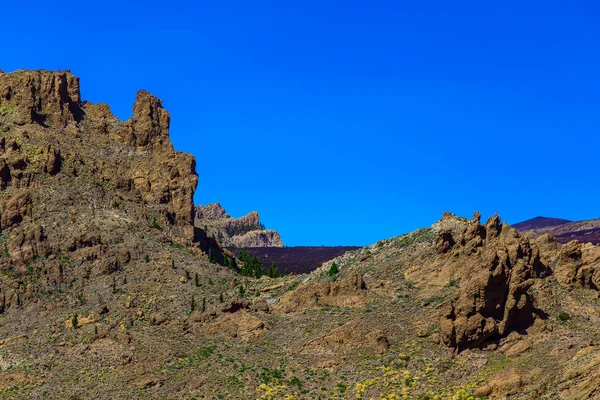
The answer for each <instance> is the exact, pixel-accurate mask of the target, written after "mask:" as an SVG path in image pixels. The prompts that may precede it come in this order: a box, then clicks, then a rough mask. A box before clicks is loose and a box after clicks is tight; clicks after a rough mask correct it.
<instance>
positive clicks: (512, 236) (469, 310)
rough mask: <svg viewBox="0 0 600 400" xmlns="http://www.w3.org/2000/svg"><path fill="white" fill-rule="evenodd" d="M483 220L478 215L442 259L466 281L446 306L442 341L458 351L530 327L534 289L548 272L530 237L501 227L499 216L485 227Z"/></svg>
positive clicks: (532, 317) (507, 227) (441, 331)
mask: <svg viewBox="0 0 600 400" xmlns="http://www.w3.org/2000/svg"><path fill="white" fill-rule="evenodd" d="M479 219H480V216H479V214H478V213H476V214H475V216H474V218H473V220H472V221H471V222H470V224H469V226H468V227H467V229H466V230H465V231H464V232H463V234H462V235H461V237H460V239H459V240H458V243H459V248H457V249H456V250H455V252H454V253H453V254H452V255H450V256H446V255H442V256H441V257H445V259H444V260H443V262H445V263H446V265H445V266H444V268H451V269H454V270H455V271H457V275H458V276H459V277H460V279H461V283H460V289H459V290H458V292H457V294H456V295H455V297H454V298H453V299H452V300H451V301H450V302H449V303H448V304H446V306H445V310H444V315H443V318H442V321H441V323H440V338H441V340H442V342H443V343H444V344H446V345H447V346H450V347H456V348H458V349H459V350H460V349H464V348H468V347H475V346H479V345H480V344H482V343H483V342H485V341H486V340H488V339H491V338H493V337H495V336H504V335H506V334H507V333H508V332H509V331H510V330H512V329H525V328H527V327H529V326H530V325H531V324H532V323H533V320H534V318H536V310H535V309H534V307H533V299H532V297H531V294H530V293H529V288H530V287H531V286H532V285H533V283H534V281H533V279H534V278H536V277H539V276H541V275H543V274H544V273H546V272H547V269H546V267H545V266H544V265H543V264H542V263H541V261H540V255H539V250H538V249H537V247H536V246H535V244H533V243H531V242H530V241H529V239H527V238H526V237H522V236H520V235H519V234H518V233H517V231H516V230H514V229H512V228H510V227H509V226H508V225H507V224H502V225H501V224H500V218H499V217H498V216H494V217H492V218H490V219H489V220H488V221H487V223H486V224H485V225H481V224H480V223H479Z"/></svg>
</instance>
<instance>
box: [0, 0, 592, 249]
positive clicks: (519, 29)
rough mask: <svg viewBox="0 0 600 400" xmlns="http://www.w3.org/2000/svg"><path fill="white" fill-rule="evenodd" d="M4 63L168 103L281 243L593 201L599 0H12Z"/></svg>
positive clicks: (120, 106) (181, 132)
mask: <svg viewBox="0 0 600 400" xmlns="http://www.w3.org/2000/svg"><path fill="white" fill-rule="evenodd" d="M86 3H91V4H89V5H88V4H86ZM1 12H2V16H3V18H2V27H3V29H2V30H3V32H4V34H3V35H2V37H3V38H2V42H1V45H0V68H2V69H4V70H5V71H12V70H15V69H19V68H31V69H33V68H44V69H71V70H72V71H73V72H74V73H75V74H76V75H78V76H80V77H81V80H82V92H83V93H82V94H83V97H84V99H86V100H90V101H92V102H105V103H108V104H110V106H111V108H112V110H113V112H114V113H115V114H116V115H117V116H119V117H120V118H122V119H127V118H129V117H130V115H131V109H132V105H133V101H134V98H135V93H136V91H137V90H138V89H142V88H143V89H147V90H149V91H150V92H152V93H154V94H156V95H157V96H159V97H160V98H162V99H163V104H164V106H165V107H166V108H167V109H168V110H169V111H170V112H171V117H172V125H171V137H172V140H173V142H174V145H175V147H176V148H177V149H181V150H183V151H186V152H191V153H193V154H194V155H195V156H196V159H197V161H198V164H197V165H198V167H197V168H198V174H199V175H200V180H199V185H198V190H197V193H196V202H197V203H198V204H206V203H210V202H215V201H219V202H221V204H222V205H223V206H224V207H226V209H227V211H228V212H229V213H230V214H232V215H234V216H240V215H242V214H245V213H247V212H249V211H252V210H258V211H259V212H260V214H261V217H262V219H263V222H264V223H265V224H266V225H267V227H268V228H273V229H278V230H279V231H280V233H281V235H282V237H283V240H284V242H285V243H286V244H288V245H321V244H325V245H338V244H358V245H368V244H371V243H374V242H375V241H377V240H379V239H382V238H386V237H392V236H396V235H398V234H401V233H403V232H407V231H410V230H413V229H415V228H418V227H423V226H428V225H430V224H431V223H432V222H434V221H435V220H437V219H439V217H440V216H441V214H442V212H443V211H445V210H449V211H452V212H454V213H457V214H460V215H466V216H470V215H472V212H473V211H474V210H480V211H481V212H482V213H483V215H484V216H487V215H490V214H493V213H494V212H498V213H500V215H501V216H502V217H503V218H504V219H505V220H508V221H509V222H518V221H521V220H524V219H527V218H530V217H534V216H537V215H546V216H553V217H562V218H568V219H585V218H594V217H600V207H599V206H598V204H600V203H599V202H598V195H599V193H600V185H599V183H600V179H599V178H600V165H599V159H600V157H599V156H598V150H599V145H600V6H599V5H598V3H597V2H596V1H543V2H542V1H538V2H530V1H466V2H465V1H422V2H421V1H363V2H359V1H351V0H346V1H326V0H319V1H260V0H258V1H251V2H250V1H211V2H207V1H170V2H169V1H160V2H159V1H153V0H146V1H134V2H131V1H128V2H125V1H113V0H107V1H102V2H77V3H73V6H72V7H68V6H66V5H60V6H59V5H57V4H54V3H52V2H47V1H37V0H36V1H28V2H27V4H26V5H24V6H20V5H18V2H8V3H6V4H2V6H1Z"/></svg>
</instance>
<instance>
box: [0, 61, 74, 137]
mask: <svg viewBox="0 0 600 400" xmlns="http://www.w3.org/2000/svg"><path fill="white" fill-rule="evenodd" d="M80 103H81V95H80V91H79V78H77V77H76V76H74V75H72V74H71V72H70V71H58V72H50V71H17V72H13V73H11V74H4V75H2V79H1V80H0V106H4V107H12V108H14V109H15V111H16V112H15V115H14V116H13V121H14V122H15V123H16V124H19V125H24V124H27V123H33V122H38V123H44V124H58V125H62V126H65V125H66V124H68V123H74V122H76V121H79V120H80V119H81V109H80V107H79V106H80Z"/></svg>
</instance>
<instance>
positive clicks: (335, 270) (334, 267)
mask: <svg viewBox="0 0 600 400" xmlns="http://www.w3.org/2000/svg"><path fill="white" fill-rule="evenodd" d="M338 272H340V269H339V268H338V266H337V264H336V263H335V261H334V262H333V264H331V267H329V271H328V272H327V275H329V276H335V275H337V274H338Z"/></svg>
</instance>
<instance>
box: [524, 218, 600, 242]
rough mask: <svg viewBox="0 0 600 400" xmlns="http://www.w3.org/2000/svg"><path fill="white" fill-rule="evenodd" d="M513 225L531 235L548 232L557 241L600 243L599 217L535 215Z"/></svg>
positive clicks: (535, 235)
mask: <svg viewBox="0 0 600 400" xmlns="http://www.w3.org/2000/svg"><path fill="white" fill-rule="evenodd" d="M513 227H514V228H515V229H517V230H518V231H520V232H523V233H525V234H527V235H528V236H531V237H534V238H535V237H538V236H541V235H543V234H546V233H547V234H550V235H552V236H554V237H555V238H556V241H557V242H559V243H568V242H570V241H572V240H578V241H580V242H583V243H588V242H589V243H592V244H598V243H600V218H598V219H590V220H585V221H569V220H566V219H561V218H548V217H535V218H532V219H529V220H527V221H523V222H519V223H517V224H513Z"/></svg>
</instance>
